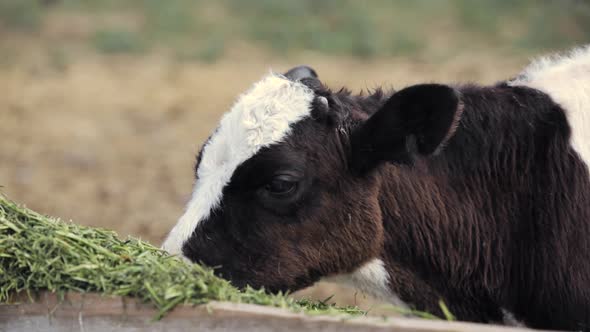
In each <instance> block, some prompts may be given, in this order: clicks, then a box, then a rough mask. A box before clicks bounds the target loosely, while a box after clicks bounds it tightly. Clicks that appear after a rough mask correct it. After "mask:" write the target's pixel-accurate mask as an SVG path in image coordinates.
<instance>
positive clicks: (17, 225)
mask: <svg viewBox="0 0 590 332" xmlns="http://www.w3.org/2000/svg"><path fill="white" fill-rule="evenodd" d="M38 291H50V292H56V293H59V294H64V293H65V292H68V291H74V292H83V293H87V292H94V293H100V294H105V295H120V296H132V297H135V298H138V299H140V300H142V301H144V302H148V303H153V304H154V305H155V306H156V307H157V308H158V309H159V314H158V317H161V316H162V315H164V314H165V313H166V312H168V311H169V310H171V309H172V308H174V307H175V306H176V305H178V304H192V305H196V304H203V303H207V302H209V301H214V300H215V301H230V302H238V303H251V304H260V305H267V306H273V307H280V308H286V309H290V310H294V311H304V312H307V313H319V314H334V313H344V314H352V315H358V314H363V313H364V312H363V311H361V310H360V309H358V308H356V307H345V308H338V307H335V306H333V305H329V304H326V303H325V302H312V301H297V300H294V299H292V298H290V297H288V296H286V295H285V294H277V295H272V294H267V293H265V292H264V290H254V289H251V288H247V289H245V290H238V289H237V288H235V287H233V286H232V285H230V283H229V282H228V281H226V280H224V279H221V278H218V277H216V276H215V275H214V274H213V272H212V271H211V270H210V269H208V268H204V267H201V266H199V265H197V264H186V263H185V262H183V261H182V260H180V259H178V258H176V257H172V256H169V255H168V254H166V253H165V252H163V251H162V250H160V249H158V248H156V247H154V246H152V245H150V244H148V243H146V242H143V241H141V240H137V239H133V238H129V239H126V240H121V239H119V238H118V237H117V235H116V234H115V233H114V232H112V231H108V230H103V229H98V228H91V227H84V226H80V225H76V224H73V223H68V222H63V221H60V220H58V219H55V218H50V217H46V216H43V215H40V214H38V213H36V212H34V211H31V210H29V209H27V208H24V207H21V206H19V205H17V204H15V203H13V202H11V201H9V200H8V199H6V197H4V196H3V195H1V194H0V302H6V301H8V300H9V299H10V296H11V295H12V294H15V293H17V292H27V293H29V294H32V293H35V292H38Z"/></svg>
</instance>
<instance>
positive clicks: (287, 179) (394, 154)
mask: <svg viewBox="0 0 590 332" xmlns="http://www.w3.org/2000/svg"><path fill="white" fill-rule="evenodd" d="M459 104H460V103H459V97H458V94H457V93H456V91H455V90H454V89H452V88H450V87H448V86H443V85H418V86H413V87H409V88H406V89H404V90H401V91H399V92H397V93H393V94H391V95H390V96H384V95H382V94H379V93H378V94H376V95H372V96H367V97H361V96H356V97H355V96H350V95H349V94H347V93H343V92H337V93H333V92H331V91H330V90H329V89H327V88H326V87H325V86H324V85H323V84H322V83H321V82H320V81H319V80H318V78H317V76H316V74H315V71H313V70H312V69H310V68H308V67H296V68H294V69H292V70H291V71H289V72H287V73H286V74H285V75H277V74H271V75H269V76H267V77H265V78H263V79H262V80H261V81H259V82H258V83H256V84H255V85H254V86H253V87H252V88H251V89H250V90H249V91H247V92H246V93H244V94H243V95H241V96H240V97H239V98H238V100H237V102H236V103H235V104H234V105H233V107H232V109H231V110H230V111H229V112H228V113H226V114H225V115H224V116H223V118H222V119H221V123H220V125H219V126H218V128H217V129H216V130H215V132H214V133H213V134H212V135H211V136H210V138H209V139H208V141H207V142H206V143H205V144H204V146H203V148H202V149H201V151H200V153H199V156H198V158H197V165H196V168H195V169H196V182H195V185H194V189H193V194H192V198H191V200H190V202H189V203H188V205H187V207H186V211H185V213H184V215H183V216H182V217H181V218H180V220H179V221H178V223H177V225H176V226H175V227H174V228H173V229H172V230H171V232H170V234H169V235H168V237H167V239H166V240H165V242H164V245H163V248H164V249H165V250H167V251H169V252H170V253H172V254H178V255H180V256H182V257H184V258H185V259H187V260H190V261H192V262H200V263H203V264H206V265H209V266H213V267H215V268H216V271H217V273H218V274H220V275H222V276H223V277H225V278H227V279H229V280H230V281H231V282H232V283H234V284H235V285H237V286H245V285H251V286H253V287H265V288H266V289H268V290H270V291H279V290H287V289H289V290H296V289H299V288H302V287H305V286H308V285H310V284H312V283H314V282H315V281H317V280H318V279H319V278H321V277H324V276H329V275H334V274H339V273H347V272H351V271H353V270H355V269H356V268H358V267H359V266H360V265H362V264H363V263H365V262H367V261H368V260H370V259H372V258H376V257H378V256H379V255H380V252H381V250H382V247H383V239H384V235H383V225H382V222H381V207H380V206H379V199H378V196H379V191H380V182H381V181H382V179H381V176H380V173H381V172H379V169H381V167H379V166H380V165H381V164H384V163H392V164H393V165H396V164H408V163H409V162H411V160H412V158H413V157H414V155H415V154H422V155H429V154H433V153H435V152H436V151H437V150H438V149H439V148H440V146H441V145H442V144H443V143H444V142H445V141H446V140H447V139H448V138H449V137H450V135H451V134H452V132H453V130H454V127H455V124H456V122H457V119H458V117H459V114H460V107H459ZM394 167H395V166H394ZM406 167H407V166H406Z"/></svg>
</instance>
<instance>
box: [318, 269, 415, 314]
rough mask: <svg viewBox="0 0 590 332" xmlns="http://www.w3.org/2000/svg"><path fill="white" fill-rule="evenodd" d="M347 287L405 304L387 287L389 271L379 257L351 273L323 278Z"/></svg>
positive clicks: (394, 302)
mask: <svg viewBox="0 0 590 332" xmlns="http://www.w3.org/2000/svg"><path fill="white" fill-rule="evenodd" d="M324 280H325V281H327V282H335V283H338V284H341V285H344V286H347V287H352V288H356V289H358V290H360V291H362V292H363V293H366V294H368V295H371V296H373V297H374V298H376V299H378V300H382V301H385V302H389V303H392V304H394V305H397V306H402V307H405V306H406V305H405V304H404V303H403V302H402V301H401V300H400V299H399V297H398V296H397V295H396V294H394V293H393V292H392V291H391V288H390V287H389V273H388V272H387V270H386V269H385V264H384V263H383V261H382V260H381V259H378V258H375V259H372V260H370V261H369V262H367V263H365V264H364V265H362V266H361V267H359V268H358V269H357V270H355V271H354V272H352V273H347V274H339V275H335V276H331V277H328V278H325V279H324Z"/></svg>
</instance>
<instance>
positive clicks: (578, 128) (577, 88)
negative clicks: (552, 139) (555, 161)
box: [508, 45, 590, 166]
mask: <svg viewBox="0 0 590 332" xmlns="http://www.w3.org/2000/svg"><path fill="white" fill-rule="evenodd" d="M508 84H509V85H511V86H518V85H522V86H528V87H531V88H534V89H537V90H540V91H543V92H545V93H546V94H548V95H549V96H551V98H552V99H553V100H554V101H555V102H557V103H558V104H560V105H561V106H562V107H563V109H564V110H565V112H566V114H567V118H568V122H569V125H570V127H571V129H572V140H571V143H572V146H573V147H574V149H575V150H576V152H578V154H579V155H580V156H581V157H582V160H584V162H585V163H586V165H588V166H590V144H589V142H590V45H588V46H585V47H581V48H578V49H575V50H573V51H571V52H570V53H569V54H565V55H562V56H557V55H556V56H550V57H545V58H541V59H538V60H536V61H534V62H533V63H532V64H530V65H529V66H528V67H527V68H526V69H525V70H524V71H523V72H522V73H521V74H520V75H519V77H518V78H516V79H515V80H513V81H510V82H508Z"/></svg>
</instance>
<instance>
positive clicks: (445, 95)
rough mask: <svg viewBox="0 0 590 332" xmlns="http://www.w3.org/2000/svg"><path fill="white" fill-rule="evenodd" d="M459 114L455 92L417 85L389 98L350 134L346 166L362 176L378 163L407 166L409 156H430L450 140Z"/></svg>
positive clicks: (451, 89)
mask: <svg viewBox="0 0 590 332" xmlns="http://www.w3.org/2000/svg"><path fill="white" fill-rule="evenodd" d="M461 112H462V104H461V100H460V96H459V92H458V91H457V90H455V89H453V88H452V87H450V86H447V85H440V84H421V85H414V86H411V87H408V88H405V89H403V90H401V91H398V92H396V93H395V94H393V95H392V96H391V97H390V98H389V99H388V100H387V101H386V102H385V104H384V105H383V106H382V107H381V108H380V109H379V110H378V111H377V112H375V113H374V114H373V115H372V116H371V117H370V118H369V119H367V120H366V121H365V122H364V123H363V124H361V125H360V126H359V127H358V128H356V129H355V130H354V131H353V132H352V134H351V141H350V143H351V155H350V158H351V160H350V164H351V167H352V169H353V170H355V171H356V172H358V173H363V172H366V171H369V170H371V169H372V168H374V167H375V166H377V165H378V164H379V163H381V162H394V163H409V162H411V161H412V159H413V154H416V153H417V154H421V155H432V154H436V153H438V151H439V150H440V149H441V148H442V147H443V146H444V144H445V143H446V142H447V141H448V140H449V139H450V138H451V136H452V135H453V133H454V132H455V129H456V128H457V124H458V122H459V118H460V116H461Z"/></svg>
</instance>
